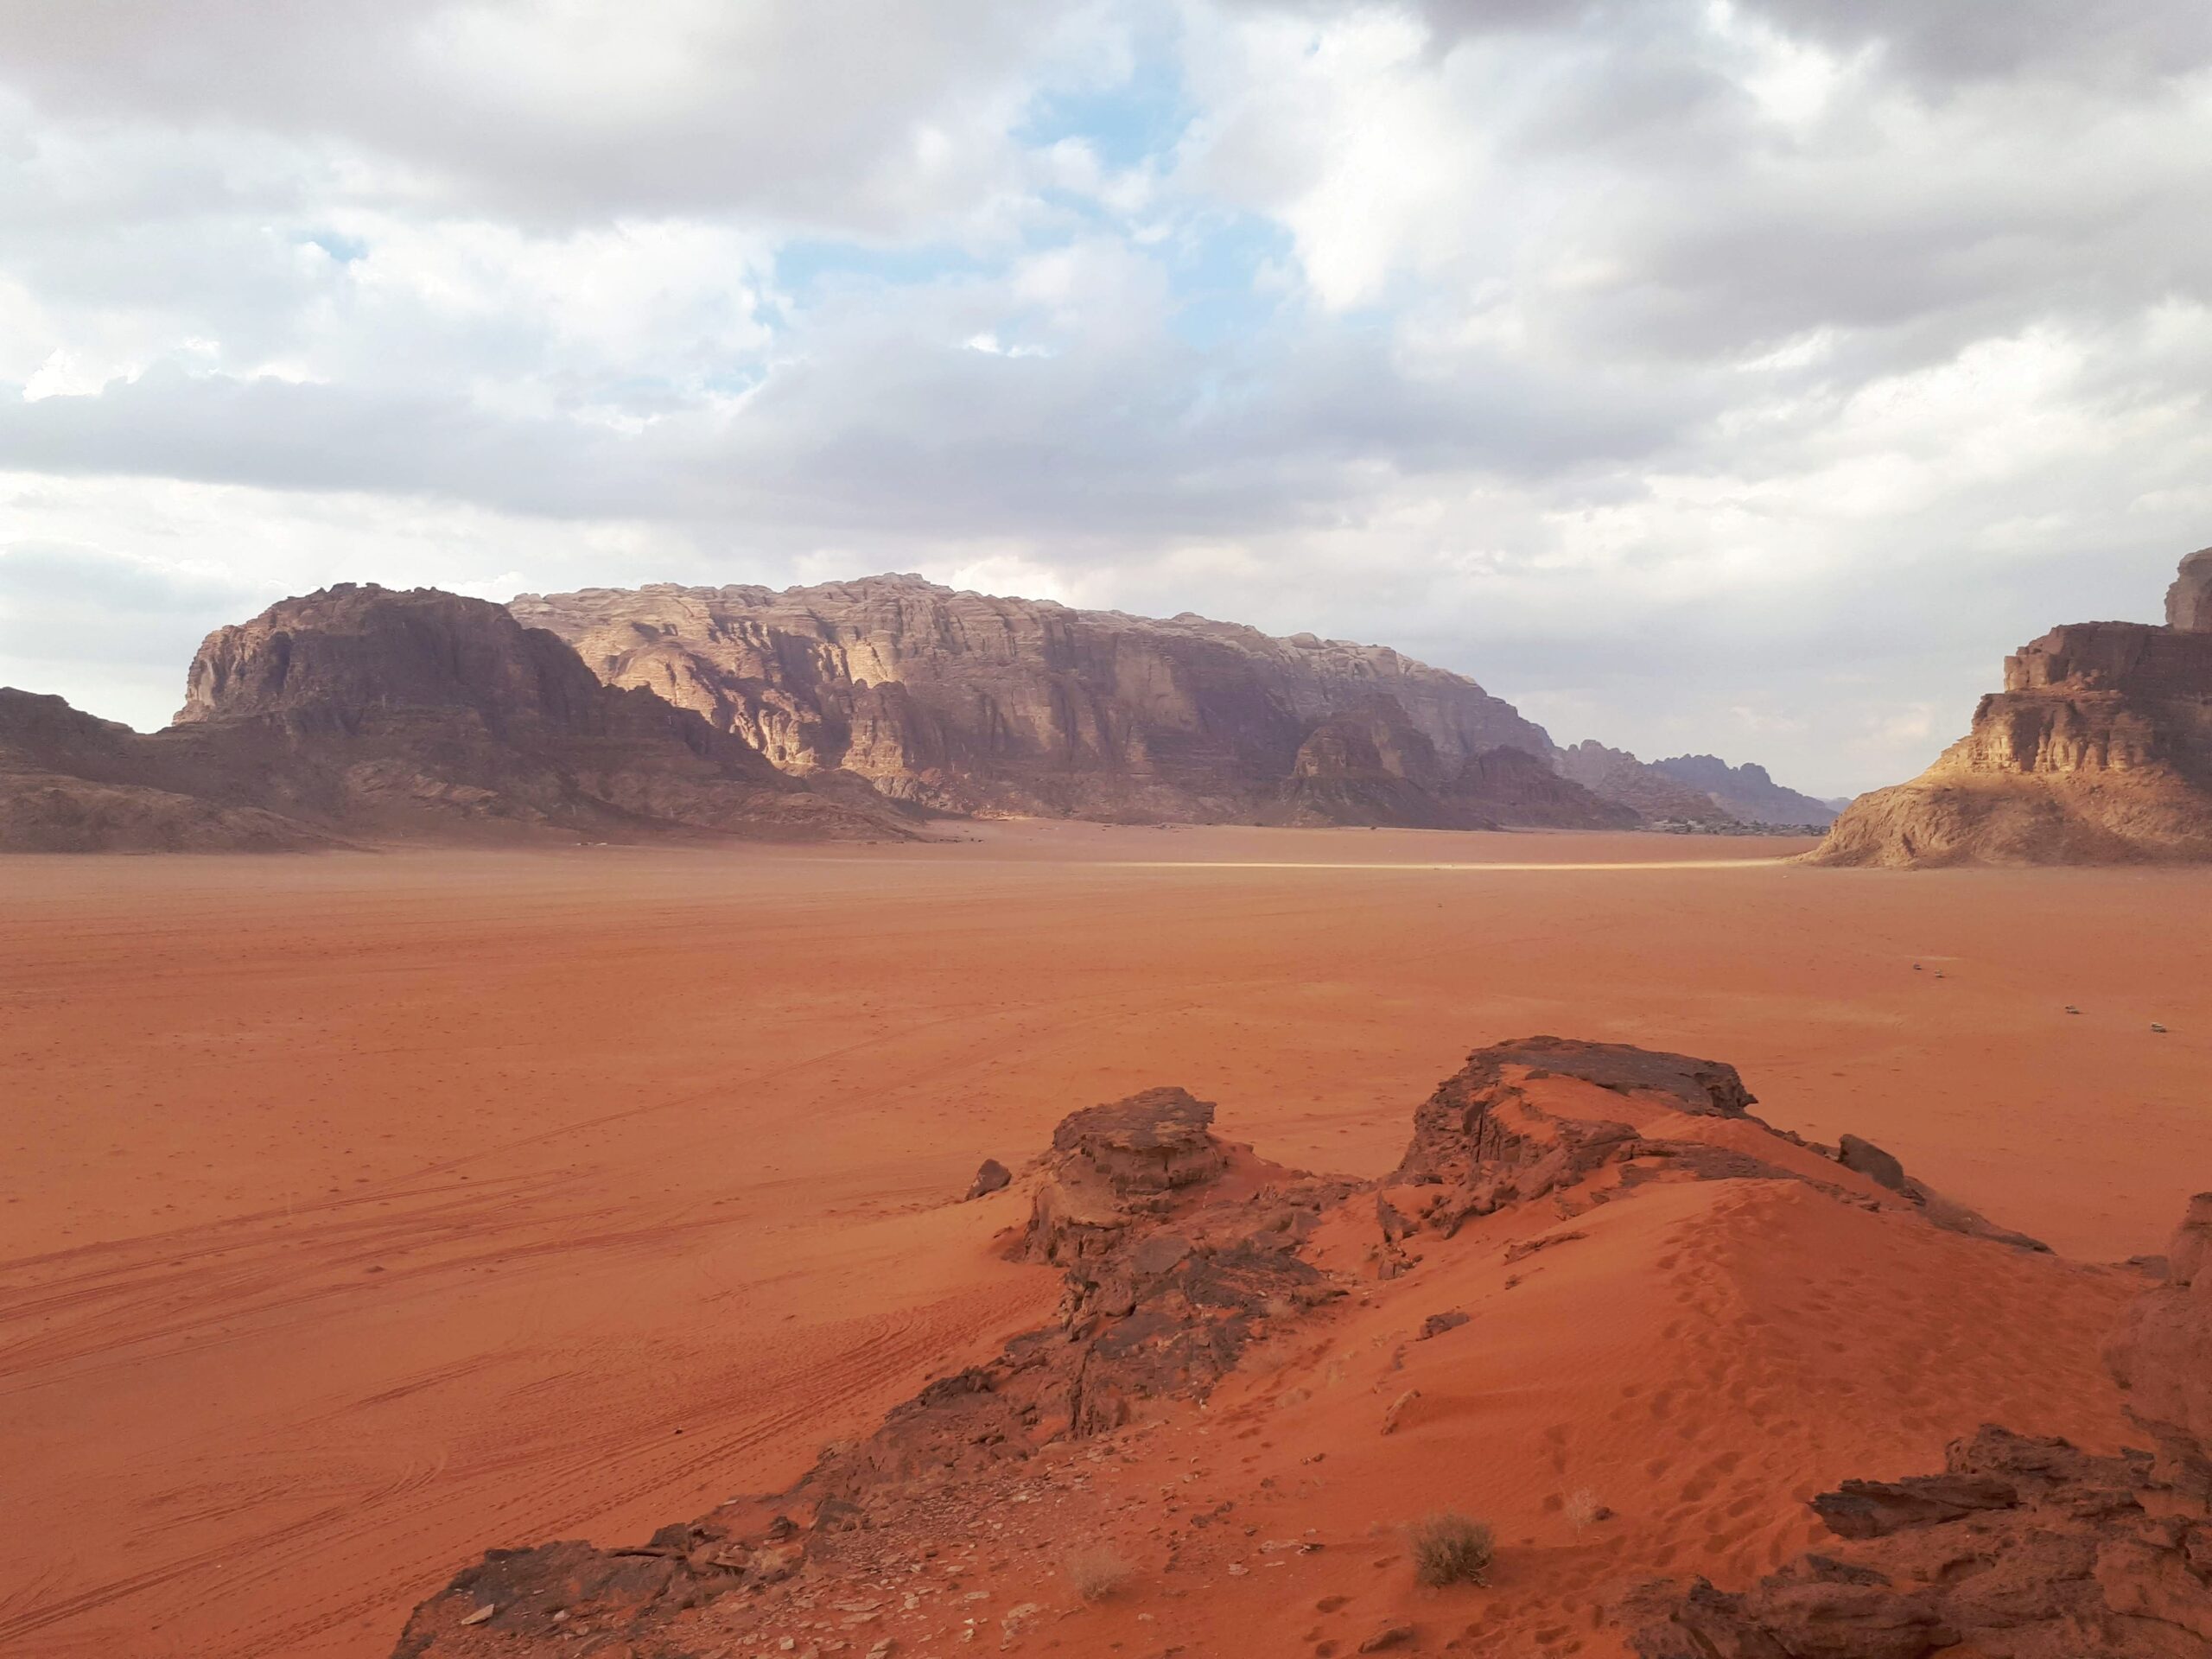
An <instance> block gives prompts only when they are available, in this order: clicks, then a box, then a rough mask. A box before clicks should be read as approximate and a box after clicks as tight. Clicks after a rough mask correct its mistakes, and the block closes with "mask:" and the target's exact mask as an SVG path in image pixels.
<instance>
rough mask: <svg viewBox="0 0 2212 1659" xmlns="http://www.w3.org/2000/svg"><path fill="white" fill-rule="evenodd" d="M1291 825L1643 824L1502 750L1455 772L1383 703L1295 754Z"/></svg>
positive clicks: (1318, 730) (1314, 736)
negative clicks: (1296, 755)
mask: <svg viewBox="0 0 2212 1659" xmlns="http://www.w3.org/2000/svg"><path fill="white" fill-rule="evenodd" d="M1281 800H1282V805H1283V809H1284V810H1283V813H1282V816H1283V817H1285V818H1286V819H1287V822H1289V823H1298V824H1389V825H1395V826H1397V827H1400V828H1404V829H1501V828H1504V827H1507V826H1517V827H1522V828H1540V827H1541V828H1547V829H1636V828H1637V827H1638V826H1639V825H1640V824H1641V823H1643V820H1642V819H1641V818H1640V817H1637V814H1636V812H1635V811H1634V810H1632V809H1630V808H1629V807H1625V806H1623V805H1620V804H1618V803H1616V802H1611V801H1606V800H1602V799H1600V798H1599V797H1597V796H1595V795H1593V794H1592V793H1591V792H1590V791H1588V790H1586V789H1585V788H1583V787H1582V785H1580V784H1577V783H1574V782H1573V781H1572V780H1570V779H1566V778H1563V777H1561V776H1560V774H1559V773H1558V772H1555V771H1554V770H1553V769H1552V767H1551V766H1550V765H1549V764H1548V762H1547V761H1544V760H1539V759H1538V758H1537V757H1536V756H1535V754H1533V753H1529V751H1528V750H1526V749H1522V748H1516V747H1513V746H1511V745H1510V744H1509V745H1505V746H1503V747H1497V748H1494V749H1486V750H1484V752H1482V753H1479V754H1474V755H1470V756H1468V757H1467V758H1466V759H1465V760H1462V761H1460V762H1459V763H1458V764H1457V765H1456V766H1454V765H1452V764H1450V763H1447V762H1446V760H1444V759H1443V757H1442V756H1440V754H1438V753H1437V751H1436V746H1435V745H1434V744H1433V743H1432V742H1430V741H1429V740H1428V738H1427V734H1424V733H1423V732H1422V731H1421V729H1420V728H1418V727H1416V726H1415V725H1414V723H1413V721H1411V720H1410V719H1408V717H1407V715H1406V713H1405V711H1404V710H1403V709H1401V708H1399V707H1398V705H1397V703H1396V702H1394V701H1393V700H1392V699H1390V698H1388V697H1376V698H1370V699H1369V700H1368V701H1367V702H1363V703H1361V704H1360V705H1359V706H1358V707H1357V708H1354V709H1348V710H1346V711H1345V712H1344V713H1343V714H1341V715H1333V716H1332V717H1331V718H1329V719H1327V720H1325V721H1322V722H1321V723H1320V724H1319V726H1317V727H1315V728H1313V731H1312V732H1310V733H1309V734H1307V735H1306V741H1305V742H1304V743H1302V744H1300V746H1299V750H1298V757H1297V760H1295V761H1294V764H1293V766H1292V771H1291V778H1290V781H1289V782H1288V783H1287V785H1284V786H1283V789H1282V791H1281Z"/></svg>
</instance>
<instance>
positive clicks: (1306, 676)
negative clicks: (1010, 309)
mask: <svg viewBox="0 0 2212 1659" xmlns="http://www.w3.org/2000/svg"><path fill="white" fill-rule="evenodd" d="M932 813H937V814H961V815H972V816H1043V817H1079V818H1090V819H1096V820H1103V821H1110V822H1136V823H1262V824H1270V823H1272V824H1294V825H1303V824H1390V825H1402V826H1408V827H1421V828H1436V829H1484V828H1500V827H1544V828H1561V829H1635V828H1639V827H1666V828H1675V829H1724V828H1736V829H1741V828H1743V827H1745V826H1747V825H1752V824H1789V825H1809V824H1817V823H1825V822H1826V820H1827V817H1828V816H1829V813H1828V810H1827V807H1826V806H1825V805H1824V804H1822V803H1820V802H1817V801H1814V800H1812V799H1811V798H1808V797H1806V796H1803V795H1800V794H1797V793H1796V791H1790V790H1786V789H1783V788H1781V787H1779V786H1778V785H1776V784H1775V783H1774V782H1773V781H1772V779H1770V777H1769V776H1768V775H1767V773H1766V772H1765V771H1764V769H1762V768H1760V767H1758V766H1736V767H1731V766H1726V765H1725V764H1724V763H1722V762H1721V761H1719V760H1716V759H1714V758H1713V757H1711V756H1696V755H1693V756H1684V757H1681V758H1680V759H1678V760H1669V761H1664V762H1660V763H1658V764H1656V765H1653V766H1645V765H1644V764H1643V763H1642V762H1640V761H1638V760H1637V759H1636V758H1635V757H1634V756H1632V755H1629V754H1626V753H1622V752H1620V751H1618V750H1611V749H1605V748H1603V747H1599V746H1598V745H1595V744H1589V743H1586V744H1582V745H1580V746H1578V747H1575V748H1573V749H1568V750H1561V749H1560V748H1559V747H1558V746H1556V745H1555V744H1554V742H1553V741H1552V740H1551V737H1550V735H1549V734H1548V733H1547V732H1545V730H1544V729H1543V728H1541V726H1538V725H1536V724H1535V723H1534V722H1532V721H1529V720H1527V719H1525V718H1524V717H1523V716H1522V715H1521V714H1520V713H1519V711H1518V710H1516V709H1514V708H1513V707H1512V705H1510V703H1507V702H1503V701H1501V700H1500V699H1498V698H1497V697H1494V696H1491V695H1490V693H1488V692H1487V691H1485V690H1484V689H1483V688H1482V687H1481V686H1480V685H1478V684H1477V683H1475V682H1474V681H1472V680H1471V679H1468V678H1466V677H1464V676H1462V675H1458V674H1452V673H1449V672H1446V671H1443V670H1440V669H1435V668H1431V667H1429V666H1427V665H1426V664H1421V663H1418V662H1415V661H1414V660H1412V659H1411V658H1405V657H1402V656H1401V655H1399V654H1398V653H1397V652H1395V651H1392V650H1390V649H1389V648H1388V647H1384V646H1375V645H1351V644H1347V643H1345V642H1344V641H1342V640H1332V639H1317V638H1316V637H1314V636H1313V635H1312V634H1294V635H1292V636H1291V637H1290V638H1288V639H1274V638H1271V637H1269V636H1268V635H1266V634H1263V633H1261V632H1258V631H1257V630H1255V629H1253V628H1249V627H1244V626H1238V625H1236V624H1233V623H1224V622H1216V621H1210V620H1207V619H1205V618H1203V617H1198V616H1192V615H1188V614H1185V615H1182V616H1178V617H1174V618H1171V619H1168V620H1152V619H1147V618H1142V617H1134V616H1125V615H1122V614H1121V613H1115V612H1097V611H1079V610H1073V609H1071V608H1069V607H1065V606H1062V605H1057V604H1052V603H1049V602H1046V601H1031V600H1020V599H1003V598H991V597H987V596H985V595H982V594H970V593H955V592H953V591H952V590H950V589H949V588H941V587H938V586H936V585H934V584H932V583H931V582H925V581H924V580H922V579H921V578H920V577H918V576H902V575H886V576H875V577H870V578H867V579H865V580H862V581H858V582H836V583H830V584H827V585H824V586H821V587H815V588H792V589H790V590H787V591H785V592H782V593H778V592H774V591H772V590H770V589H768V588H745V587H733V588H675V587H648V588H639V589H636V590H615V589H592V590H588V591H586V592H582V593H577V594H559V595H553V596H538V595H535V594H529V595H524V596H523V597H522V598H519V599H518V600H516V601H514V602H513V604H512V607H500V606H498V605H494V604H491V603H488V602H486V601H480V600H473V599H466V598H462V597H461V596H459V595H455V594H446V593H441V592H438V591H436V590H435V589H428V588H418V589H415V590H413V591H410V592H404V593H403V592H397V591H392V590H389V589H385V588H377V587H374V586H357V585H353V584H341V585H340V586H338V587H335V588H328V589H325V590H323V591H321V592H319V593H315V594H308V595H305V596H303V597H301V598H297V599H290V600H286V601H283V602H281V603H279V604H277V605H275V606H272V607H270V609H269V610H268V611H266V612H264V613H263V614H262V615H260V616H258V617H257V618H254V619H253V620H251V621H249V622H246V623H244V624H241V625H238V626H233V627H226V628H221V629H218V630H217V631H216V632H214V633H213V634H211V635H210V636H209V637H208V639H207V642H206V643H205V644H204V645H202V646H201V647H200V652H199V653H198V655H197V656H196V657H195V658H194V661H193V663H192V665H191V667H190V670H189V671H188V694H187V699H186V702H185V706H184V709H182V711H181V713H180V714H179V715H178V716H177V719H176V721H175V722H174V723H173V724H172V725H171V726H169V727H168V728H167V729H165V730H163V731H161V732H157V733H154V734H138V733H136V732H133V731H130V730H129V729H128V728H124V727H120V726H115V725H112V724H111V723H109V722H106V721H99V720H97V719H94V718H93V717H92V716H90V715H84V714H81V713H79V712H78V711H77V710H75V709H71V708H70V707H69V706H68V705H67V703H65V702H61V700H60V699H59V698H55V697H43V696H36V695H34V694H31V693H28V692H22V691H15V690H0V848H4V849H34V850H55V851H65V850H100V849H122V850H159V849H216V848H254V849H276V848H288V847H312V846H325V845H332V844H345V843H351V842H392V841H401V842H404V841H456V840H458V841H481V840H514V839H526V838H531V837H537V836H554V837H556V838H563V839H569V840H574V839H576V838H579V837H582V838H586V839H607V840H635V839H641V838H658V837H668V836H676V837H712V836H753V837H777V838H784V837H812V836H835V837H846V838H851V837H860V838H883V837H900V836H912V835H914V834H917V833H919V832H920V830H919V826H920V824H921V823H922V822H923V820H924V819H925V817H927V816H928V815H930V814H932Z"/></svg>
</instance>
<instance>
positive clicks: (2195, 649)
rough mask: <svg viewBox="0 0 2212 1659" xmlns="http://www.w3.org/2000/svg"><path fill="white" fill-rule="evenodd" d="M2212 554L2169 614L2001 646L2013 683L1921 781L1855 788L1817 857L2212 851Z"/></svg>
mask: <svg viewBox="0 0 2212 1659" xmlns="http://www.w3.org/2000/svg"><path fill="white" fill-rule="evenodd" d="M2208 580H2212V561H2206V560H2205V558H2204V556H2203V555H2202V554H2194V555H2191V556H2190V559H2189V560H2188V561H2187V562H2185V563H2184V564H2183V573H2182V576H2181V578H2180V580H2178V581H2177V582H2175V584H2174V588H2173V590H2172V592H2171V594H2169V596H2168V600H2167V612H2168V615H2169V617H2170V619H2173V620H2171V621H2170V623H2169V626H2165V627H2153V626H2148V625H2146V624H2143V623H2136V622H2081V623H2072V624H2069V625H2068V626H2063V627H2059V628H2055V629H2053V630H2052V631H2051V632H2049V633H2047V634H2045V635H2044V637H2043V638H2042V639H2038V640H2037V641H2035V642H2034V643H2033V644H2032V645H2025V646H2024V647H2022V648H2021V649H2020V650H2019V651H2018V652H2014V653H2013V654H2012V656H2011V657H2008V658H2005V689H2004V690H2002V691H1998V692H1993V693H1991V694H1990V695H1988V696H1985V697H1984V698H1982V700H1981V702H1980V707H1978V708H1977V709H1975V710H1974V726H1973V729H1972V730H1971V731H1970V732H1969V733H1968V734H1967V736H1965V737H1964V738H1962V739H1961V740H1960V741H1958V742H1957V743H1955V744H1953V745H1952V746H1951V747H1950V748H1948V749H1947V750H1945V751H1944V753H1943V754H1942V757H1941V758H1940V759H1939V760H1937V761H1936V764H1935V765H1934V766H1930V767H1929V769H1928V770H1927V771H1926V772H1923V773H1922V774H1921V775H1920V776H1919V777H1918V778H1917V779H1914V780H1913V781H1912V782H1911V783H1909V784H1904V785H1898V786H1897V787H1896V788H1892V789H1885V790H1878V791H1875V792H1874V793H1872V794H1871V795H1865V796H1861V797H1860V798H1859V799H1858V800H1857V801H1855V802H1853V804H1852V805H1851V806H1850V807H1849V809H1847V810H1846V811H1845V812H1844V813H1843V814H1842V815H1841V816H1840V817H1838V818H1837V820H1836V822H1835V823H1834V827H1833V828H1832V829H1830V831H1829V834H1828V838H1827V841H1826V842H1823V843H1822V844H1821V846H1820V847H1819V848H1818V849H1815V851H1814V852H1813V853H1811V854H1809V855H1808V861H1811V862H1814V863H1820V864H1845V865H1885V866H1893V867H1906V866H1933V865H1947V864H2118V863H2139V862H2151V861H2203V860H2206V859H2212V631H2208V629H2207V627H2206V626H2204V625H2205V624H2206V622H2207V621H2208V620H2212V618H2208V615H2207V611H2206V599H2205V594H2206V583H2207V582H2208Z"/></svg>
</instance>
